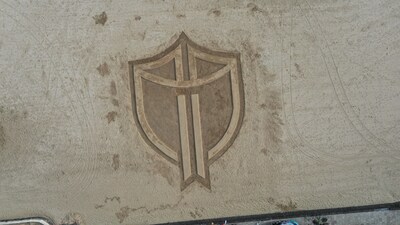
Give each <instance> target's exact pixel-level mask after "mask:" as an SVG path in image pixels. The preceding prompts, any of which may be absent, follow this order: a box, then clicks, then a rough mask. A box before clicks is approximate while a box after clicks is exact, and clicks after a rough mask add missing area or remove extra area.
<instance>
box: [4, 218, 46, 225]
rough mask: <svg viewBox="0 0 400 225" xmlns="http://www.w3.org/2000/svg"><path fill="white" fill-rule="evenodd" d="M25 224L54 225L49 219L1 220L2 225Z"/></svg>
mask: <svg viewBox="0 0 400 225" xmlns="http://www.w3.org/2000/svg"><path fill="white" fill-rule="evenodd" d="M23 223H38V224H41V225H53V223H52V222H50V221H49V220H48V219H44V218H26V219H16V220H1V221H0V225H16V224H23Z"/></svg>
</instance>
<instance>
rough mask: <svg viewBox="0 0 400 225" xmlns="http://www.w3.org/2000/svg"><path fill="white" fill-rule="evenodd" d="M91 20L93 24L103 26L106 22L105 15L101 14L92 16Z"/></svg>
mask: <svg viewBox="0 0 400 225" xmlns="http://www.w3.org/2000/svg"><path fill="white" fill-rule="evenodd" d="M93 19H94V22H95V24H101V25H103V26H104V24H105V23H106V22H107V13H106V12H102V13H101V14H99V15H95V16H93Z"/></svg>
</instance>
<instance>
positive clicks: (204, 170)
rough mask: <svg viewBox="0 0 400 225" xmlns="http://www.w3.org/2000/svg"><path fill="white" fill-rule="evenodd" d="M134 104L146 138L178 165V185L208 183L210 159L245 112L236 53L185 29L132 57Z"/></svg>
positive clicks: (231, 136) (223, 147) (226, 145)
mask: <svg viewBox="0 0 400 225" xmlns="http://www.w3.org/2000/svg"><path fill="white" fill-rule="evenodd" d="M129 64H130V77H131V90H132V103H133V104H132V106H133V112H134V116H135V120H136V124H137V126H138V127H139V130H140V133H141V135H142V137H143V138H144V140H145V141H146V142H147V143H148V144H149V145H150V146H151V147H152V148H153V149H154V150H156V151H157V152H158V153H159V154H160V155H162V156H163V157H164V158H165V159H167V160H168V161H170V162H171V163H173V164H175V165H177V166H179V168H180V170H181V190H183V189H185V188H186V187H187V186H188V185H190V184H191V183H192V182H194V181H198V182H199V183H201V184H203V185H204V186H205V187H207V188H209V189H210V188H211V185H210V172H209V167H210V165H211V164H212V163H213V162H215V161H216V160H217V159H218V158H219V157H221V156H222V155H223V154H224V153H225V152H226V150H227V149H228V148H229V147H230V146H231V145H232V143H233V141H234V139H235V137H236V136H237V134H238V132H239V129H240V127H241V123H242V120H243V114H244V92H243V81H242V76H241V66H240V55H239V53H227V52H218V51H212V50H209V49H207V48H204V47H202V46H199V45H197V44H195V43H194V42H193V41H191V40H190V39H189V38H188V37H187V36H186V35H185V34H184V33H182V34H181V35H180V36H179V38H178V40H177V41H176V42H175V43H174V44H172V46H170V47H169V48H167V49H166V50H165V51H163V52H161V53H159V54H158V55H155V56H153V57H151V58H146V59H141V60H136V61H130V62H129Z"/></svg>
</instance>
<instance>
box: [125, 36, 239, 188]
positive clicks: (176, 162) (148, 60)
mask: <svg viewBox="0 0 400 225" xmlns="http://www.w3.org/2000/svg"><path fill="white" fill-rule="evenodd" d="M181 44H187V46H188V48H189V47H190V48H192V49H195V50H197V51H199V52H203V53H205V54H207V55H211V56H215V57H221V58H231V59H233V60H234V61H235V69H236V76H237V85H238V90H237V92H238V93H237V94H238V95H239V96H238V100H239V103H238V105H239V109H238V119H237V125H236V127H235V129H234V131H233V132H232V134H231V135H230V137H229V138H228V139H229V140H228V141H227V142H226V143H225V145H224V146H222V147H221V148H220V149H219V150H218V151H217V152H216V153H215V154H214V155H213V156H212V157H211V158H209V157H208V152H209V151H210V150H208V151H206V153H205V155H206V156H207V158H205V160H206V161H205V162H206V167H207V169H206V178H205V179H202V177H200V176H198V175H197V177H196V174H195V175H194V176H191V177H190V178H189V179H188V180H186V181H185V180H184V178H183V168H182V150H180V151H178V155H177V159H173V158H172V157H170V156H168V154H166V153H165V152H164V151H163V150H161V149H160V148H159V147H157V146H156V144H155V143H154V142H153V141H152V140H150V138H149V137H148V134H147V133H146V132H145V130H144V129H143V127H142V126H143V124H142V123H141V122H140V119H139V115H138V114H139V112H138V107H137V102H136V88H135V74H134V71H135V70H134V66H135V65H140V64H146V63H151V62H156V61H158V60H161V59H163V58H164V57H166V56H168V55H169V54H172V53H173V52H174V51H176V49H177V48H179V47H180V45H181ZM128 63H129V80H130V82H129V83H130V89H131V98H132V100H131V101H132V112H133V115H134V120H135V123H136V125H137V127H138V128H139V129H138V130H139V132H140V134H141V136H142V138H143V139H144V140H145V142H146V143H147V144H148V145H149V146H150V147H151V148H152V149H153V150H155V151H156V152H157V153H158V154H160V155H161V156H162V157H163V158H165V159H166V160H168V161H169V162H171V163H172V164H174V165H177V166H178V167H180V170H181V190H184V189H185V188H186V187H187V186H189V185H190V184H191V183H193V182H194V181H195V180H197V181H198V182H200V183H201V184H203V185H204V186H205V187H207V188H208V189H211V182H210V172H209V166H210V165H211V164H213V163H214V162H215V161H216V160H218V159H219V158H220V157H221V156H222V155H223V154H224V153H225V152H226V151H227V150H228V149H229V147H230V146H232V144H233V143H234V141H235V139H236V137H237V136H238V134H239V131H240V129H241V126H242V123H243V118H244V111H245V105H244V104H245V102H244V86H243V78H242V68H241V60H240V53H238V52H222V51H214V50H211V49H208V48H206V47H203V46H200V45H198V44H196V43H195V42H193V41H192V40H190V39H189V38H188V36H186V34H185V33H184V32H181V34H180V35H179V38H178V39H177V40H176V41H175V42H174V43H173V44H172V45H170V46H169V47H168V48H166V49H165V50H163V51H162V52H160V53H158V54H156V55H154V56H151V57H147V58H143V59H139V60H132V61H129V62H128ZM229 72H231V70H229ZM231 88H232V86H231ZM232 95H233V93H232ZM232 101H233V100H232ZM234 106H235V104H233V107H234ZM233 110H234V109H233ZM232 118H233V113H232V117H231V120H232ZM231 124H232V122H230V123H229V126H228V128H227V130H228V129H229V127H230V126H231ZM224 137H225V134H224V135H223V136H222V138H221V139H220V140H219V141H218V143H217V144H216V145H215V146H217V145H218V144H219V143H220V141H221V140H222V139H223V138H224ZM215 146H214V147H215ZM214 147H213V148H214Z"/></svg>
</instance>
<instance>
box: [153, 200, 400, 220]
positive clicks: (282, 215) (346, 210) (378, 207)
mask: <svg viewBox="0 0 400 225" xmlns="http://www.w3.org/2000/svg"><path fill="white" fill-rule="evenodd" d="M385 210H400V201H399V202H393V203H383V204H375V205H363V206H351V207H343V208H329V209H315V210H301V211H292V212H277V213H270V214H258V215H248V216H236V217H224V218H215V219H203V220H191V221H181V222H168V223H159V224H155V225H199V224H211V223H216V224H222V223H224V221H228V222H229V223H244V222H254V221H271V220H282V219H290V218H295V217H310V216H322V215H333V214H350V213H362V212H370V211H385Z"/></svg>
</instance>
